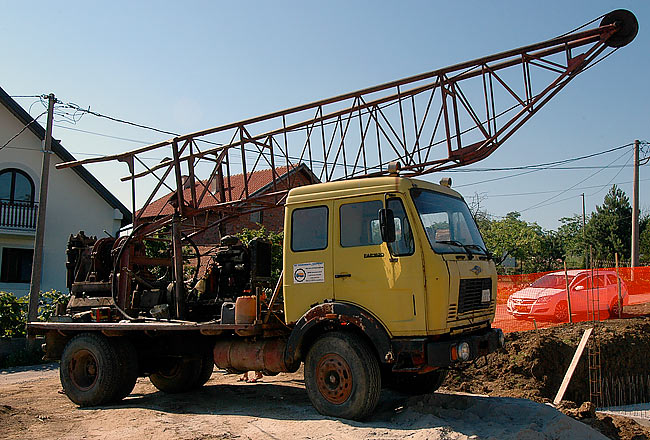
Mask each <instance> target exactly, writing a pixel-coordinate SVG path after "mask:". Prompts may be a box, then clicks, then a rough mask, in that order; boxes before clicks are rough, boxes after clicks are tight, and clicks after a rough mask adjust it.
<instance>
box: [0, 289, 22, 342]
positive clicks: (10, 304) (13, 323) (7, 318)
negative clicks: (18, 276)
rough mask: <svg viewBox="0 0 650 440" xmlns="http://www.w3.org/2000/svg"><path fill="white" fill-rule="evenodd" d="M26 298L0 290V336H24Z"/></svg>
mask: <svg viewBox="0 0 650 440" xmlns="http://www.w3.org/2000/svg"><path fill="white" fill-rule="evenodd" d="M28 300H29V299H28V298H27V297H23V298H16V296H15V295H14V294H13V293H9V292H0V338H16V337H20V336H25V324H26V323H27V305H28Z"/></svg>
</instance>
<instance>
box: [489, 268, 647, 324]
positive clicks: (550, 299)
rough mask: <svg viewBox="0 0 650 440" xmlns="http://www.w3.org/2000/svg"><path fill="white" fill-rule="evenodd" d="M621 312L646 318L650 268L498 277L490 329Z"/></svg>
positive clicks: (581, 270) (577, 270) (562, 271)
mask: <svg viewBox="0 0 650 440" xmlns="http://www.w3.org/2000/svg"><path fill="white" fill-rule="evenodd" d="M567 284H568V286H569V289H568V291H569V295H567ZM619 284H620V287H619ZM619 292H620V294H619ZM569 310H570V313H569ZM619 310H620V316H621V317H622V318H629V317H635V316H643V315H649V314H650V266H644V267H637V268H630V267H624V268H619V269H618V272H617V270H616V268H599V269H571V270H568V271H567V272H566V275H565V272H564V270H559V271H554V272H541V273H530V274H522V275H499V277H498V287H497V308H496V315H495V318H494V323H493V324H492V326H493V327H496V328H501V329H502V330H503V331H504V332H506V333H508V332H514V331H525V330H533V329H534V328H535V327H537V328H544V327H551V326H556V325H559V324H563V323H566V322H569V320H571V321H572V322H578V321H588V320H589V321H590V320H592V319H595V320H597V321H600V320H604V319H610V318H618V317H619ZM569 316H570V317H569Z"/></svg>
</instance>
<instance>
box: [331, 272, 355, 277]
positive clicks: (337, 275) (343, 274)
mask: <svg viewBox="0 0 650 440" xmlns="http://www.w3.org/2000/svg"><path fill="white" fill-rule="evenodd" d="M351 276H352V274H351V273H337V274H336V275H334V278H350V277H351Z"/></svg>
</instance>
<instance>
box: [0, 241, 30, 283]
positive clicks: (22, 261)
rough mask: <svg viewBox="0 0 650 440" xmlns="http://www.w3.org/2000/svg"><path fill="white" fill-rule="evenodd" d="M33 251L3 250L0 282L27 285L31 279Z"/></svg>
mask: <svg viewBox="0 0 650 440" xmlns="http://www.w3.org/2000/svg"><path fill="white" fill-rule="evenodd" d="M33 256H34V250H33V249H20V248H3V249H2V269H1V270H0V282H3V283H29V282H30V280H31V277H32V259H33Z"/></svg>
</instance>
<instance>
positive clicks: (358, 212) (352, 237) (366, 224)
mask: <svg viewBox="0 0 650 440" xmlns="http://www.w3.org/2000/svg"><path fill="white" fill-rule="evenodd" d="M382 208H383V204H382V202H381V201H380V200H373V201H369V202H357V203H346V204H345V205H341V207H340V209H339V214H340V226H341V229H340V230H341V246H342V247H354V246H370V245H378V244H381V234H380V233H379V224H378V222H377V214H378V212H379V210H380V209H382Z"/></svg>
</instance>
